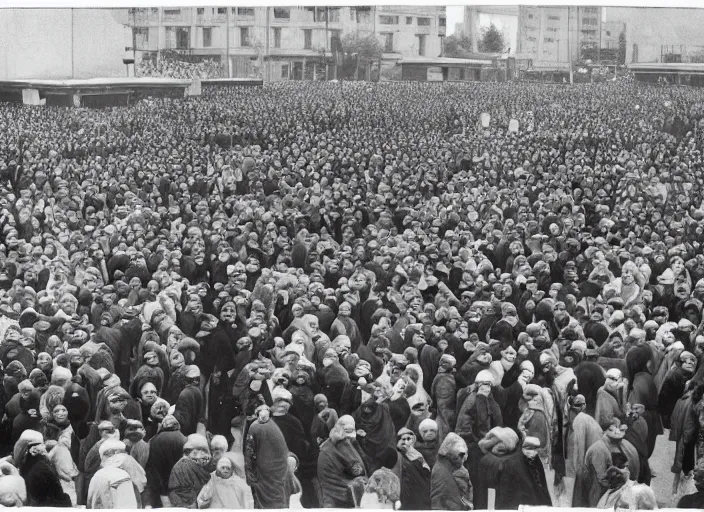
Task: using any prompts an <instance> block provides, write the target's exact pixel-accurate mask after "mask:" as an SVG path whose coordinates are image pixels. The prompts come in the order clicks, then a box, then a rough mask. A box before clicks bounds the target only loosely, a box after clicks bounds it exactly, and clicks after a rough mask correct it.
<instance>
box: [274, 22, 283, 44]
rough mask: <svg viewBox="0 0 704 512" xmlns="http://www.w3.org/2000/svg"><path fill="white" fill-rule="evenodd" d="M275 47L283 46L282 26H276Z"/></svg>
mask: <svg viewBox="0 0 704 512" xmlns="http://www.w3.org/2000/svg"><path fill="white" fill-rule="evenodd" d="M274 48H281V27H274Z"/></svg>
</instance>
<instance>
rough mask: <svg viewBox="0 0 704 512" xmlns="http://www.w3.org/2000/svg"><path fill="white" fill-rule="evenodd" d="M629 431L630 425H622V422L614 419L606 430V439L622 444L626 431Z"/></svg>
mask: <svg viewBox="0 0 704 512" xmlns="http://www.w3.org/2000/svg"><path fill="white" fill-rule="evenodd" d="M627 430H628V425H626V424H625V423H621V420H619V419H618V418H614V419H613V420H611V423H610V424H609V426H608V427H607V429H606V432H605V433H606V437H608V438H609V439H610V440H611V442H613V443H617V444H618V443H620V442H621V441H622V440H623V438H624V436H625V435H626V431H627Z"/></svg>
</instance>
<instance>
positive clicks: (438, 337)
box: [0, 82, 704, 510]
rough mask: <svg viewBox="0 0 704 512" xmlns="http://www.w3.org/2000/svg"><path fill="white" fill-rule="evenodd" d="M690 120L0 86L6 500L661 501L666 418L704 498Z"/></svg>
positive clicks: (636, 103)
mask: <svg viewBox="0 0 704 512" xmlns="http://www.w3.org/2000/svg"><path fill="white" fill-rule="evenodd" d="M483 113H488V114H489V115H490V120H489V122H488V126H487V127H483V126H482V124H481V123H480V122H479V120H480V119H481V118H482V114H483ZM703 115H704V93H703V92H702V91H701V90H698V89H692V88H684V87H678V88H668V87H665V88H663V87H650V86H642V85H638V84H634V83H629V82H609V83H603V84H585V85H574V86H569V85H568V86H562V85H555V86H550V85H542V84H529V83H524V84H499V83H474V84H442V85H440V84H421V83H405V84H399V83H395V84H383V83H380V84H365V83H342V84H331V83H311V82H308V83H281V84H267V85H266V86H265V87H263V88H205V89H204V94H203V96H202V97H193V98H188V99H183V100H168V99H149V100H145V101H142V102H140V103H138V104H136V105H133V106H130V107H127V108H113V109H109V110H86V109H66V108H54V107H48V108H36V107H26V106H20V105H13V104H2V105H0V208H1V211H0V232H1V235H0V242H2V243H1V245H0V340H2V343H0V362H1V363H2V378H3V386H2V389H1V394H0V406H1V407H2V411H0V415H2V424H1V425H0V436H1V439H0V447H2V448H3V451H4V453H2V454H0V455H2V456H4V458H3V459H2V460H0V469H1V471H0V473H1V474H0V504H2V505H3V506H18V505H30V506H67V507H70V506H86V507H87V508H138V507H143V508H152V507H169V506H171V507H186V508H233V509H242V508H251V507H255V508H286V507H304V508H314V507H337V508H354V507H363V508H364V507H374V508H394V509H399V508H400V509H437V510H445V509H447V510H470V509H472V508H474V509H486V508H487V506H488V503H489V500H490V498H489V496H490V492H489V490H490V489H495V507H496V509H501V510H504V509H517V508H518V506H519V505H550V504H552V505H555V506H575V507H602V508H611V507H614V506H619V507H621V506H625V507H630V508H641V509H648V508H650V509H652V508H657V502H656V498H657V500H659V501H660V503H661V504H663V503H666V502H668V500H669V499H670V498H671V496H657V497H656V496H654V493H653V491H652V489H651V488H650V487H649V484H650V482H651V478H652V477H653V475H652V471H651V469H650V465H649V459H650V457H651V456H652V454H653V451H654V447H655V443H656V439H657V437H658V436H660V435H663V434H664V435H667V436H668V440H669V442H671V443H674V444H675V446H676V450H675V451H676V456H675V458H674V460H673V461H672V469H671V470H672V472H673V473H675V484H674V487H673V494H675V495H676V496H677V498H678V500H679V498H680V497H681V496H683V497H682V499H681V501H680V505H681V506H683V507H687V508H697V507H699V508H701V507H702V506H704V501H703V500H704V462H700V461H702V459H704V457H703V456H704V401H703V400H702V397H703V396H704V327H702V326H703V325H704V324H703V323H702V309H703V307H704V252H703V251H702V244H703V243H704V228H703V227H702V223H701V221H702V219H704V203H703V202H702V193H703V192H704V173H703V165H702V155H701V151H700V147H701V142H702V131H701V128H700V123H701V118H702V116H703ZM512 119H513V120H516V121H518V130H517V131H513V130H511V131H509V130H508V126H509V123H510V121H511V120H512ZM485 120H486V117H485ZM511 124H512V127H513V125H514V124H515V123H511ZM98 125H99V126H106V127H107V129H106V130H101V131H99V132H97V133H96V130H94V127H95V126H98Z"/></svg>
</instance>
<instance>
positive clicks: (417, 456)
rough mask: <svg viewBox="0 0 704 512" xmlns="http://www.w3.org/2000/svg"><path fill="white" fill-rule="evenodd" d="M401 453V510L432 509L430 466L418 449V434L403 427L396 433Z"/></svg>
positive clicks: (397, 445)
mask: <svg viewBox="0 0 704 512" xmlns="http://www.w3.org/2000/svg"><path fill="white" fill-rule="evenodd" d="M396 437H397V439H398V442H397V444H396V447H397V449H398V451H399V453H400V454H401V457H400V460H401V464H400V472H401V510H429V509H430V505H431V503H430V466H429V465H428V463H427V462H426V461H425V459H424V458H423V455H422V454H421V453H420V452H419V451H418V450H417V449H416V447H415V444H416V436H415V434H414V433H413V432H412V431H411V430H409V429H407V428H402V429H401V430H399V431H398V433H397V434H396Z"/></svg>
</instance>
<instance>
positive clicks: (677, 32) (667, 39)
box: [606, 7, 704, 64]
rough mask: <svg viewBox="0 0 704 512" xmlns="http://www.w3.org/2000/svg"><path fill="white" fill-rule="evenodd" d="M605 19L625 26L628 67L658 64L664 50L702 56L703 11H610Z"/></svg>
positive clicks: (703, 39) (610, 8)
mask: <svg viewBox="0 0 704 512" xmlns="http://www.w3.org/2000/svg"><path fill="white" fill-rule="evenodd" d="M606 19H607V21H616V20H618V21H621V22H623V23H625V24H626V63H627V64H630V63H636V62H640V63H649V62H661V55H662V47H663V46H671V47H680V46H681V47H683V50H684V52H685V53H686V55H687V54H689V55H693V54H701V53H702V52H704V31H703V30H702V28H701V27H702V26H704V9H680V8H641V7H639V8H631V7H609V8H607V9H606ZM686 58H687V57H685V59H686Z"/></svg>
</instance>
